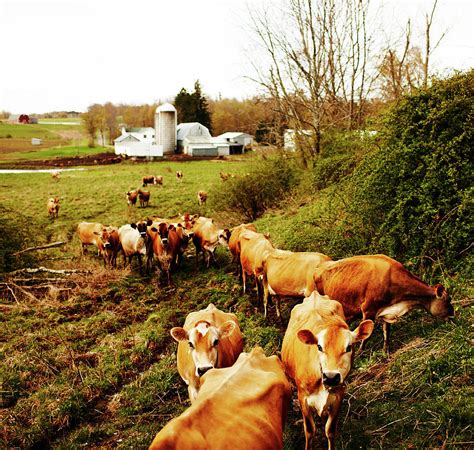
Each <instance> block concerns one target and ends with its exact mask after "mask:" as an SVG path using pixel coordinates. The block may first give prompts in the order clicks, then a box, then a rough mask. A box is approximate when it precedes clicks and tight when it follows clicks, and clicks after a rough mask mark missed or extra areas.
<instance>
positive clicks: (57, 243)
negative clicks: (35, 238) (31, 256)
mask: <svg viewBox="0 0 474 450" xmlns="http://www.w3.org/2000/svg"><path fill="white" fill-rule="evenodd" d="M66 243H67V242H66V241H58V242H53V243H51V244H46V245H40V246H38V247H28V248H25V249H24V250H20V251H19V252H15V253H13V256H16V255H19V254H21V253H26V252H31V251H33V250H44V249H45V248H52V247H59V246H61V245H64V244H66Z"/></svg>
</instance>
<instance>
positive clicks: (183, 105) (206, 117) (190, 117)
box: [174, 80, 212, 133]
mask: <svg viewBox="0 0 474 450" xmlns="http://www.w3.org/2000/svg"><path fill="white" fill-rule="evenodd" d="M174 105H175V108H176V110H177V112H178V123H183V122H199V123H201V124H202V125H204V126H205V127H207V128H209V131H210V132H211V133H212V119H211V112H210V111H209V105H208V103H207V99H206V97H204V96H203V94H202V90H201V84H200V83H199V80H197V81H196V83H195V84H194V92H193V93H192V94H190V93H188V91H186V89H185V88H182V89H181V90H180V91H179V93H178V95H177V96H176V97H175V99H174Z"/></svg>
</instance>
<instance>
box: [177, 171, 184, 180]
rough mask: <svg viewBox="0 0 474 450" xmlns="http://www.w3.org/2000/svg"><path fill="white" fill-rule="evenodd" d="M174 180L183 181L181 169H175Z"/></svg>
mask: <svg viewBox="0 0 474 450" xmlns="http://www.w3.org/2000/svg"><path fill="white" fill-rule="evenodd" d="M176 181H180V182H181V181H183V172H181V170H177V171H176Z"/></svg>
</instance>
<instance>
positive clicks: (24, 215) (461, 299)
mask: <svg viewBox="0 0 474 450" xmlns="http://www.w3.org/2000/svg"><path fill="white" fill-rule="evenodd" d="M0 134H1V133H0ZM251 165H252V158H247V159H245V160H243V161H236V162H231V161H224V162H221V161H194V162H181V163H178V162H168V161H162V162H155V163H146V164H126V163H122V164H120V165H114V166H102V167H92V168H88V169H87V170H85V171H80V172H64V173H63V174H61V179H60V180H59V181H55V180H53V179H52V178H51V176H50V175H49V174H14V175H13V174H10V175H0V204H1V206H0V209H1V214H0V223H1V226H2V229H3V233H2V235H1V236H0V263H2V265H3V270H4V271H12V270H14V269H17V268H20V267H25V266H30V267H36V266H39V265H43V266H46V267H48V268H56V269H81V270H90V271H91V272H90V273H88V274H86V275H83V274H75V275H71V276H70V277H69V278H68V281H67V282H66V283H61V284H58V285H56V284H55V282H54V281H52V280H45V281H44V285H45V286H44V287H43V288H42V289H40V290H37V291H35V290H28V289H26V293H25V292H21V291H19V290H16V288H14V289H13V292H16V294H15V297H16V298H15V297H13V295H12V294H11V292H10V291H8V289H3V290H2V291H0V292H1V293H2V294H1V296H2V299H1V305H0V323H1V327H0V351H1V353H0V380H2V381H1V391H2V392H1V396H2V397H1V400H2V405H1V406H3V407H2V408H1V409H0V417H1V419H2V427H1V428H0V438H1V439H2V440H3V445H2V447H5V448H9V447H19V448H32V447H35V448H48V447H52V448H58V449H71V448H84V447H86V448H117V447H118V448H147V446H148V445H149V444H150V443H151V441H152V439H153V437H154V435H155V434H156V433H157V432H158V431H159V430H160V429H161V427H162V426H163V425H164V424H165V423H166V422H167V421H168V420H170V419H171V418H172V417H174V416H176V415H177V414H179V413H180V412H181V411H183V410H184V409H185V408H186V407H187V406H188V402H187V390H186V387H185V385H184V383H183V382H182V381H181V379H180V378H179V376H178V374H177V371H176V363H175V356H174V355H175V351H176V345H175V342H174V341H173V340H172V338H171V337H170V335H169V330H170V329H171V327H173V326H177V325H182V323H183V321H184V318H185V316H186V314H187V313H188V312H189V311H192V310H195V309H198V308H202V307H205V306H207V305H208V303H209V302H213V303H214V304H215V305H216V306H218V307H220V308H221V309H225V310H232V311H233V312H235V313H236V314H237V316H238V318H239V321H240V325H241V329H242V331H243V333H244V336H245V350H250V349H251V348H252V347H253V346H255V345H257V344H258V345H261V346H262V347H263V348H264V350H265V352H266V353H267V354H268V355H269V354H273V353H276V352H278V350H279V349H280V347H281V340H282V337H283V333H284V329H285V326H284V325H283V326H282V325H280V324H279V323H278V321H277V320H276V317H275V314H274V311H273V308H270V310H271V311H270V317H269V320H268V322H265V321H264V319H263V317H262V314H261V311H257V310H256V307H255V295H254V294H253V293H252V294H247V295H242V294H241V287H240V284H239V281H238V277H237V275H236V274H235V272H234V267H233V266H232V265H231V260H230V256H229V254H228V252H227V251H225V250H224V249H219V251H218V260H219V263H220V267H219V268H211V269H209V270H207V269H205V268H204V267H202V266H200V267H196V265H195V261H194V257H193V250H194V249H193V248H192V245H191V246H190V247H191V248H190V249H189V258H187V259H186V260H185V261H184V265H183V267H182V269H181V271H180V272H178V273H176V274H174V276H173V279H174V285H173V286H171V287H168V286H165V285H164V284H163V283H162V282H161V281H160V279H159V277H158V275H156V274H155V275H153V276H152V277H140V276H139V275H138V273H137V271H136V267H134V270H133V271H132V272H131V271H130V270H128V269H126V270H123V269H119V270H105V269H103V267H102V263H101V261H99V259H98V258H97V257H96V256H94V255H93V253H94V252H89V255H88V256H86V257H84V258H80V257H79V242H78V239H77V237H76V236H75V228H76V226H77V223H78V222H80V221H82V220H86V221H97V222H101V223H104V224H114V225H117V226H119V225H122V224H124V223H129V222H132V221H135V220H137V219H139V218H146V217H149V216H152V215H158V216H160V217H174V216H177V215H179V214H182V213H184V212H190V213H199V214H202V215H206V216H211V217H215V218H216V221H217V222H218V223H220V224H221V225H225V226H232V225H236V224H237V223H236V222H232V221H231V219H230V218H229V217H228V216H226V215H225V214H223V213H222V211H219V210H216V209H215V207H214V206H213V200H212V193H213V192H216V191H217V190H219V188H220V186H221V183H222V182H221V181H220V178H219V172H220V171H224V172H232V173H236V174H238V173H244V172H246V171H247V170H248V167H250V166H251ZM176 170H182V171H183V173H184V180H183V182H182V183H177V182H176V180H175V178H174V172H175V171H176ZM147 174H150V175H151V174H153V175H163V176H164V186H163V187H157V186H150V187H149V190H150V191H151V192H152V194H151V201H150V207H149V208H144V209H141V208H128V207H127V204H126V200H125V192H126V191H127V190H129V189H132V188H137V187H138V186H140V180H141V177H142V176H143V175H147ZM200 189H204V190H207V191H208V192H209V193H210V197H209V200H208V205H205V206H203V207H199V206H198V205H197V200H196V192H197V191H198V190H200ZM52 196H59V197H60V199H61V209H60V211H59V218H58V219H57V220H54V221H52V220H51V219H49V218H48V216H47V213H46V201H47V199H48V198H49V197H52ZM296 204H297V202H296ZM290 206H291V205H290ZM290 206H288V209H286V207H285V206H282V207H281V208H280V209H279V211H278V212H276V211H274V212H273V213H272V212H270V213H267V214H266V215H265V216H264V217H263V218H262V219H260V220H259V221H257V222H256V225H257V228H258V229H259V231H270V232H271V233H272V239H274V241H275V242H277V243H278V244H279V245H280V246H281V247H282V248H284V239H281V235H282V234H283V233H282V230H283V229H284V227H285V223H287V222H288V221H290V220H292V219H291V217H296V215H297V214H299V210H298V208H296V207H294V206H293V207H290ZM234 220H235V219H234ZM62 240H64V241H67V244H66V245H65V246H63V247H60V248H53V249H49V250H41V251H39V252H34V253H33V252H32V253H24V254H22V255H19V256H18V257H15V256H12V255H11V253H12V252H15V251H18V250H20V249H22V248H26V247H30V246H35V245H43V244H47V243H51V242H54V241H62ZM313 245H314V243H313ZM120 263H121V259H120ZM17 277H20V275H18V276H17ZM47 278H52V276H51V275H48V276H47ZM53 278H54V277H53ZM448 281H449V283H448V285H449V287H450V289H451V293H452V295H453V300H454V305H455V308H456V314H457V319H456V321H455V323H444V322H443V323H442V322H440V321H437V320H435V319H434V318H432V317H431V316H429V315H428V314H426V313H424V312H415V313H411V314H409V315H408V316H405V317H404V318H403V320H401V321H400V322H399V323H397V324H396V325H395V326H394V327H393V330H394V331H393V336H392V342H393V347H394V353H393V355H392V356H391V357H390V359H388V360H386V359H385V357H384V356H383V355H382V353H381V345H382V335H381V332H380V329H379V328H377V331H376V332H375V335H374V336H373V337H372V338H371V339H370V340H369V342H368V345H367V347H368V349H367V351H366V352H365V353H364V354H363V355H362V356H361V357H359V358H357V359H356V363H355V368H354V370H353V373H352V375H351V379H350V384H349V387H348V393H347V395H346V399H345V402H344V407H343V411H342V412H341V415H340V430H339V436H338V440H337V447H338V448H400V447H403V448H422V447H432V448H433V447H439V448H441V447H443V448H460V447H462V448H467V447H470V446H472V444H473V442H472V428H471V427H472V423H473V405H472V380H470V376H471V375H472V369H473V364H472V361H473V358H472V356H473V354H472V353H473V352H472V347H470V345H469V342H470V341H469V331H470V330H469V325H470V320H471V318H472V317H471V313H470V310H469V308H467V306H469V305H470V301H469V299H468V296H469V289H468V284H467V281H466V280H463V279H450V280H448ZM12 282H13V281H12ZM24 291H25V290H24ZM294 304H295V302H288V303H284V304H283V305H282V312H283V316H284V317H285V318H288V317H289V314H290V311H291V307H292V306H293V305H294ZM321 436H322V434H321ZM320 442H321V446H322V447H325V443H324V440H323V438H322V437H321V439H320ZM303 446H304V433H303V425H302V423H301V419H300V413H299V411H298V410H297V409H296V408H294V407H293V408H290V414H289V417H288V421H287V426H286V431H285V448H287V449H295V450H296V449H301V448H303Z"/></svg>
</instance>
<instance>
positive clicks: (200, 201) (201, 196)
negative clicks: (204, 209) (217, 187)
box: [197, 191, 207, 206]
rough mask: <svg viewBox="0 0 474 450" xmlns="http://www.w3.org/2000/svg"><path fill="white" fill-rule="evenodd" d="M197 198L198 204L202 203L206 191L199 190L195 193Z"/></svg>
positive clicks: (204, 201) (205, 199) (204, 199)
mask: <svg viewBox="0 0 474 450" xmlns="http://www.w3.org/2000/svg"><path fill="white" fill-rule="evenodd" d="M197 199H198V203H199V205H200V206H202V205H204V204H205V203H206V201H207V192H206V191H199V192H198V193H197Z"/></svg>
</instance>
